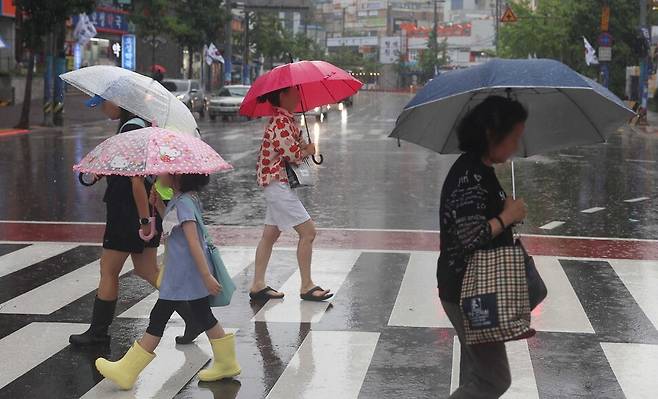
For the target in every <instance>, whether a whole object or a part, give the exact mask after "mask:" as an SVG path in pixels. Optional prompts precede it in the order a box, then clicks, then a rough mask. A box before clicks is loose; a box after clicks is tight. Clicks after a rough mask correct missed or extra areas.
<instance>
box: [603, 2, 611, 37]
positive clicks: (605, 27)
mask: <svg viewBox="0 0 658 399" xmlns="http://www.w3.org/2000/svg"><path fill="white" fill-rule="evenodd" d="M609 27H610V7H609V6H603V11H602V12H601V32H607V31H608V28H609Z"/></svg>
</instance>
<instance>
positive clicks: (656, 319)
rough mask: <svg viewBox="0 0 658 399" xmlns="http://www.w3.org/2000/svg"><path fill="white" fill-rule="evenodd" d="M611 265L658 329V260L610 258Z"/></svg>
mask: <svg viewBox="0 0 658 399" xmlns="http://www.w3.org/2000/svg"><path fill="white" fill-rule="evenodd" d="M608 263H610V266H612V268H613V270H614V271H615V273H617V275H618V276H619V278H620V279H621V281H622V282H623V283H624V285H625V286H626V288H627V289H628V291H629V292H630V293H631V295H632V296H633V299H635V302H637V304H638V306H639V307H640V308H641V309H642V311H643V312H644V314H645V315H646V316H647V318H648V319H649V320H651V323H652V324H653V325H654V327H655V328H656V329H658V306H656V298H657V297H656V287H658V261H651V260H620V259H618V260H608Z"/></svg>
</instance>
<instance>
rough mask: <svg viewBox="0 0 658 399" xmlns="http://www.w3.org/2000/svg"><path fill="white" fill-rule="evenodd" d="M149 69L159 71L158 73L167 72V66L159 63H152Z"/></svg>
mask: <svg viewBox="0 0 658 399" xmlns="http://www.w3.org/2000/svg"><path fill="white" fill-rule="evenodd" d="M151 71H153V72H155V73H157V72H160V73H162V74H164V73H167V68H165V67H163V66H162V65H160V64H154V65H151Z"/></svg>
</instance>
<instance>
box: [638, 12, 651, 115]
mask: <svg viewBox="0 0 658 399" xmlns="http://www.w3.org/2000/svg"><path fill="white" fill-rule="evenodd" d="M647 7H648V5H647V0H640V32H641V35H642V40H645V41H646V40H647V39H646V36H645V31H646V29H647ZM643 48H646V46H643ZM641 57H642V58H641V59H640V120H642V121H646V113H647V103H648V101H649V70H648V69H649V52H648V50H646V49H645V53H644V54H641Z"/></svg>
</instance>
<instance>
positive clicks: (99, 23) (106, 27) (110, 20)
mask: <svg viewBox="0 0 658 399" xmlns="http://www.w3.org/2000/svg"><path fill="white" fill-rule="evenodd" d="M78 18H79V17H78V16H77V15H75V16H73V26H75V25H77V23H78ZM89 19H90V20H91V22H92V23H93V24H94V26H95V27H96V30H97V31H98V32H107V33H118V34H122V33H128V14H126V12H125V11H121V10H114V9H111V8H97V9H96V10H95V11H94V12H92V13H91V14H89Z"/></svg>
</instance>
